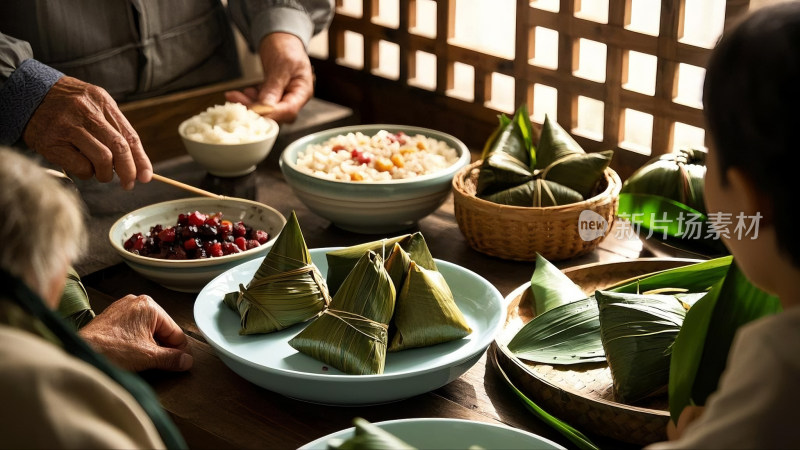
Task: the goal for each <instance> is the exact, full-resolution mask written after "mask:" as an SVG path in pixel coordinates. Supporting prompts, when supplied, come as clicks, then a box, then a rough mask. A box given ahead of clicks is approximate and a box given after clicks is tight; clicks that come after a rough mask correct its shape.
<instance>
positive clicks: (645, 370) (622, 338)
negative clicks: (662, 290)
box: [595, 291, 705, 404]
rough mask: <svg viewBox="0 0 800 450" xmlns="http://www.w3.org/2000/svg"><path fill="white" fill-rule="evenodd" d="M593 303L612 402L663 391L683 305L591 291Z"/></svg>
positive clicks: (632, 400) (667, 297) (631, 400)
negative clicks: (595, 302)
mask: <svg viewBox="0 0 800 450" xmlns="http://www.w3.org/2000/svg"><path fill="white" fill-rule="evenodd" d="M700 295H701V296H702V295H705V293H701V294H700ZM595 299H596V300H597V306H598V310H599V312H600V337H601V339H602V342H603V350H604V351H605V354H606V359H607V360H608V366H609V368H610V369H611V378H612V379H613V388H614V397H615V399H616V400H617V401H620V402H623V403H628V404H633V403H635V402H637V401H639V400H641V399H643V398H646V397H648V396H650V395H653V394H656V393H659V392H662V391H664V390H665V389H666V388H667V383H668V382H669V364H670V353H671V346H672V344H673V342H675V337H676V336H677V335H678V331H679V330H680V329H681V325H682V324H683V320H684V317H686V307H685V306H684V303H683V302H682V301H681V300H679V299H678V298H677V297H676V296H674V295H660V294H652V295H640V294H624V293H618V292H610V291H597V292H595Z"/></svg>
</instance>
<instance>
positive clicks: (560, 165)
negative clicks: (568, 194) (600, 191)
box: [542, 150, 614, 198]
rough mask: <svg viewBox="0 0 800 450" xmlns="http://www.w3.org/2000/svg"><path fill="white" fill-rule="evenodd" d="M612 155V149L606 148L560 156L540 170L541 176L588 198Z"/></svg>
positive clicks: (601, 177)
mask: <svg viewBox="0 0 800 450" xmlns="http://www.w3.org/2000/svg"><path fill="white" fill-rule="evenodd" d="M613 156H614V151H613V150H606V151H602V152H593V153H587V154H585V155H580V154H578V155H575V156H572V157H566V158H562V159H560V160H557V161H555V162H553V163H552V164H550V165H549V166H547V167H546V168H545V169H544V170H543V171H542V178H543V179H547V180H550V181H555V182H556V183H559V184H561V185H563V186H566V187H568V188H570V189H573V190H575V191H577V192H578V193H579V194H581V195H582V196H583V198H589V197H591V196H592V194H594V193H595V188H596V187H597V185H598V183H599V182H600V180H602V179H603V177H604V174H605V170H606V168H607V167H608V166H609V164H611V158H612V157H613Z"/></svg>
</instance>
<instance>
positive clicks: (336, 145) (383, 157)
mask: <svg viewBox="0 0 800 450" xmlns="http://www.w3.org/2000/svg"><path fill="white" fill-rule="evenodd" d="M458 157H459V155H458V151H456V150H455V149H454V148H452V147H450V146H448V145H447V144H446V143H444V142H442V141H438V140H436V139H432V138H429V137H427V136H423V135H421V134H417V135H414V136H409V135H407V134H405V133H403V132H402V131H399V132H397V133H390V132H388V131H386V130H381V131H378V133H377V134H375V135H374V136H367V135H365V134H363V133H361V132H356V133H348V134H346V135H339V136H335V137H332V138H330V139H328V140H327V141H325V142H323V143H322V144H314V145H309V146H308V148H306V150H305V151H302V152H299V153H298V154H297V167H298V168H299V169H300V170H301V171H303V172H305V173H308V174H311V175H314V176H317V177H321V178H327V179H331V180H340V181H389V180H403V179H408V178H414V177H418V176H421V175H428V174H431V173H434V172H436V171H439V170H441V169H444V168H446V167H449V166H451V165H452V164H454V163H455V162H456V161H458Z"/></svg>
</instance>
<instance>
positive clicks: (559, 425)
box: [495, 364, 599, 450]
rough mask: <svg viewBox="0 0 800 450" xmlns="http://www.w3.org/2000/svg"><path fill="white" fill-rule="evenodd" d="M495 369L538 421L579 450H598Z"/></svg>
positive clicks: (584, 437)
mask: <svg viewBox="0 0 800 450" xmlns="http://www.w3.org/2000/svg"><path fill="white" fill-rule="evenodd" d="M495 367H497V371H498V372H500V375H501V376H502V377H503V381H505V382H506V384H507V385H508V387H510V388H511V390H512V391H514V393H515V394H517V398H519V399H520V401H522V403H523V404H524V405H525V407H526V408H527V409H528V411H530V412H532V413H533V414H534V415H535V416H536V417H537V418H538V419H539V420H541V421H542V422H544V423H546V424H547V425H549V426H551V427H552V428H553V429H555V430H556V431H558V432H559V433H561V434H562V435H564V437H566V438H567V439H569V440H570V442H572V443H573V444H575V446H576V447H577V448H579V449H581V450H599V447H598V446H597V445H595V444H594V443H593V442H592V441H591V440H589V438H587V437H586V436H584V435H583V433H581V432H580V431H578V430H577V429H575V428H573V427H572V426H570V425H569V424H568V423H566V422H564V421H561V420H559V419H558V418H557V417H555V416H553V415H552V414H550V413H548V412H547V411H545V410H544V409H542V408H541V407H540V406H539V405H537V404H536V403H534V402H533V400H531V399H530V398H528V396H527V395H525V394H524V393H523V392H522V391H520V390H519V389H518V388H517V387H516V386H515V385H514V383H513V382H512V381H511V379H510V378H508V375H507V374H506V372H505V371H504V370H503V368H502V367H500V364H495Z"/></svg>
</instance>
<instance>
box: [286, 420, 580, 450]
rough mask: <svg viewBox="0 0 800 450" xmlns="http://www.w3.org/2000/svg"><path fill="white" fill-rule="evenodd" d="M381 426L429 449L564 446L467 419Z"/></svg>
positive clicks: (349, 432)
mask: <svg viewBox="0 0 800 450" xmlns="http://www.w3.org/2000/svg"><path fill="white" fill-rule="evenodd" d="M374 425H375V426H377V427H378V428H381V429H383V430H385V431H387V432H389V433H391V434H393V435H394V436H396V437H397V438H399V439H400V440H402V441H404V442H405V443H407V444H409V445H411V446H412V447H414V448H425V449H443V450H451V449H467V448H473V447H474V448H484V449H487V450H488V449H504V450H511V449H526V450H534V449H539V450H544V449H555V450H558V449H562V450H563V449H564V447H563V446H561V445H559V444H557V443H555V442H553V441H551V440H549V439H545V438H543V437H541V436H539V435H536V434H533V433H529V432H527V431H525V430H520V429H517V428H511V427H508V426H505V425H499V424H492V423H485V422H476V421H473V420H463V419H440V418H419V419H398V420H387V421H385V422H376V423H374ZM354 430H355V429H354V428H347V429H345V430H341V431H337V432H336V433H331V434H329V435H327V436H323V437H321V438H319V439H317V440H315V441H312V442H309V443H308V444H306V445H304V446H302V447H300V449H299V450H326V449H328V448H329V447H328V442H329V441H330V440H331V439H341V440H346V439H350V438H351V437H353V432H354Z"/></svg>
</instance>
